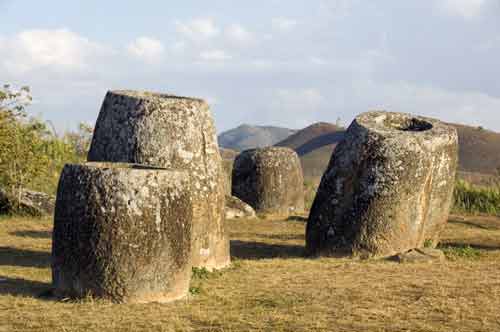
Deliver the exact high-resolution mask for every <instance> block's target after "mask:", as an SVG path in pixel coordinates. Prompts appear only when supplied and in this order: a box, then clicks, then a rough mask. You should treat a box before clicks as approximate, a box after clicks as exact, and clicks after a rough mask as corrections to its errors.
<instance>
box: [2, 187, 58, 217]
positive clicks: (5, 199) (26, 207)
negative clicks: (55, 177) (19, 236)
mask: <svg viewBox="0 0 500 332" xmlns="http://www.w3.org/2000/svg"><path fill="white" fill-rule="evenodd" d="M54 205H55V197H54V196H52V195H49V194H46V193H42V192H38V191H33V190H28V189H22V191H21V195H20V196H16V197H14V196H10V195H8V194H7V193H6V192H5V191H4V190H1V189H0V213H16V214H21V215H28V216H33V217H42V216H44V215H50V214H52V213H53V212H54Z"/></svg>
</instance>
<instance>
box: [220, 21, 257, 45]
mask: <svg viewBox="0 0 500 332" xmlns="http://www.w3.org/2000/svg"><path fill="white" fill-rule="evenodd" d="M225 35H226V38H228V39H229V41H232V42H236V43H238V44H243V45H248V44H251V43H253V42H254V41H255V36H254V35H253V33H251V32H249V31H248V30H246V29H245V28H243V27H242V26H241V25H239V24H233V25H230V26H229V27H227V28H226V29H225Z"/></svg>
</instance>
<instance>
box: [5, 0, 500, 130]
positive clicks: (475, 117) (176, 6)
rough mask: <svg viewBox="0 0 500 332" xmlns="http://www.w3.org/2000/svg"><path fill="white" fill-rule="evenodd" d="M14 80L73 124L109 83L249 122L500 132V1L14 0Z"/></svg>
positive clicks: (10, 4)
mask: <svg viewBox="0 0 500 332" xmlns="http://www.w3.org/2000/svg"><path fill="white" fill-rule="evenodd" d="M0 13H1V20H0V83H11V84H14V85H17V86H21V85H28V86H30V87H31V90H32V94H33V98H34V103H33V105H31V106H30V107H29V109H28V111H29V112H30V113H31V114H33V115H36V116H41V117H43V118H44V119H47V120H50V121H52V122H53V123H54V124H55V125H56V127H57V128H58V129H60V130H66V129H74V128H76V126H77V124H78V123H79V122H82V121H83V122H88V123H90V124H93V123H94V122H95V120H96V118H97V114H98V112H99V108H100V106H101V103H102V100H103V98H104V95H105V93H106V91H107V90H114V89H138V90H151V91H157V92H165V93H173V94H178V95H184V96H193V97H202V98H204V99H206V100H207V101H208V102H209V103H210V104H211V109H212V113H213V114H214V117H215V122H216V126H217V130H218V131H219V132H221V131H223V130H227V129H230V128H233V127H236V126H238V125H240V124H242V123H248V124H257V125H277V126H283V127H290V128H303V127H305V126H307V125H309V124H311V123H313V122H317V121H326V122H336V121H337V119H340V121H341V123H343V124H344V125H348V124H349V123H350V122H351V121H352V119H353V118H354V117H355V116H356V115H357V114H359V113H362V112H365V111H369V110H374V109H377V110H379V109H384V110H388V111H394V112H407V113H414V114H419V115H424V116H431V117H435V118H440V119H442V120H445V121H450V122H458V123H465V124H470V125H474V126H483V127H485V128H488V129H492V130H496V131H500V65H499V59H500V33H499V32H500V1H499V0H405V1H400V0H377V1H371V0H309V1H305V0H304V1H299V0H253V1H238V2H236V1H234V0H233V1H229V0H211V1H201V0H198V1H194V0H184V1H169V0H163V1H159V0H158V1H153V0H149V1H148V0H143V1H132V0H128V1H127V0H120V1H115V0H108V1H97V0H85V1H76V0H65V1H62V0H47V1H39V0H24V1H20V0H0Z"/></svg>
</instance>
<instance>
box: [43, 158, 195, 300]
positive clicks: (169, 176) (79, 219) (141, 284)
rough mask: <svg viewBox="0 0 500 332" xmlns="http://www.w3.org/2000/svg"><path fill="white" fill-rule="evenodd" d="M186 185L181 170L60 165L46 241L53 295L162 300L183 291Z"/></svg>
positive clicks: (187, 265)
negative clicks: (50, 238)
mask: <svg viewBox="0 0 500 332" xmlns="http://www.w3.org/2000/svg"><path fill="white" fill-rule="evenodd" d="M192 222H193V189H192V187H191V184H190V177H189V175H188V173H187V172H185V171H169V170H164V169H155V168H148V167H145V166H139V165H132V164H120V163H87V164H83V165H66V166H65V167H64V169H63V171H62V173H61V178H60V181H59V187H58V192H57V201H56V211H55V216H54V232H53V243H52V280H53V286H54V289H55V292H56V294H58V295H65V296H75V297H81V296H85V295H87V294H91V295H93V296H96V297H103V298H108V299H111V300H113V301H116V302H151V301H155V302H167V301H171V300H174V299H178V298H181V297H183V296H185V295H186V294H187V291H188V288H189V280H190V276H191V238H190V237H191V225H192Z"/></svg>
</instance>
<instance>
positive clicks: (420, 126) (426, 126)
mask: <svg viewBox="0 0 500 332" xmlns="http://www.w3.org/2000/svg"><path fill="white" fill-rule="evenodd" d="M388 122H389V123H387V122H386V125H388V126H389V127H392V128H394V129H397V130H401V131H426V130H430V129H432V124H431V123H429V122H427V121H425V120H422V119H417V118H402V117H401V118H392V119H390V120H389V119H388Z"/></svg>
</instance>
